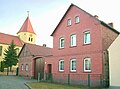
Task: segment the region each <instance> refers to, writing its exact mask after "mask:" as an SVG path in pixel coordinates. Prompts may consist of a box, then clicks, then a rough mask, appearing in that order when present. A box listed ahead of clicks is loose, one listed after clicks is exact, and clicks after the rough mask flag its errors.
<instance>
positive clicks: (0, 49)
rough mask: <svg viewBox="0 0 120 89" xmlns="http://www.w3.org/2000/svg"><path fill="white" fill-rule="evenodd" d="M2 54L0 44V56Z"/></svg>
mask: <svg viewBox="0 0 120 89" xmlns="http://www.w3.org/2000/svg"><path fill="white" fill-rule="evenodd" d="M1 55H2V46H0V56H1Z"/></svg>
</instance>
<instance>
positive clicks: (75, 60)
mask: <svg viewBox="0 0 120 89" xmlns="http://www.w3.org/2000/svg"><path fill="white" fill-rule="evenodd" d="M72 61H75V62H76V59H71V60H70V71H71V72H76V69H75V70H72ZM76 64H77V62H76ZM76 64H75V68H76Z"/></svg>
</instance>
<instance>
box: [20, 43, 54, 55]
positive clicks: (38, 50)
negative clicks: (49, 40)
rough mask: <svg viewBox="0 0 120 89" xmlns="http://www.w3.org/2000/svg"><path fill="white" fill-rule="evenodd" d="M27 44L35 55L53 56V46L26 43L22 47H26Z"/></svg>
mask: <svg viewBox="0 0 120 89" xmlns="http://www.w3.org/2000/svg"><path fill="white" fill-rule="evenodd" d="M25 46H26V47H27V48H28V49H29V51H30V53H31V54H32V55H33V56H51V55H52V48H48V47H43V46H39V45H36V44H29V43H26V44H24V46H23V48H22V49H24V47H25ZM21 51H22V50H21ZM20 53H21V52H20ZM19 55H20V54H19Z"/></svg>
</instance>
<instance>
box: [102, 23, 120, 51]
mask: <svg viewBox="0 0 120 89" xmlns="http://www.w3.org/2000/svg"><path fill="white" fill-rule="evenodd" d="M101 29H102V41H103V42H102V43H103V50H107V49H108V48H109V46H110V45H111V44H112V42H113V41H114V40H115V39H116V38H117V36H118V34H116V33H115V32H114V31H112V30H110V29H108V28H107V27H105V26H103V25H101Z"/></svg>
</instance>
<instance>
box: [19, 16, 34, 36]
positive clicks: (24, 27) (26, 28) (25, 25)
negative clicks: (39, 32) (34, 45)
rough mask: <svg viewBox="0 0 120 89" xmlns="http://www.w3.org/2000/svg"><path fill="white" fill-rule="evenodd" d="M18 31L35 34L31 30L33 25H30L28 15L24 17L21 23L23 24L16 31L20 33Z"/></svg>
mask: <svg viewBox="0 0 120 89" xmlns="http://www.w3.org/2000/svg"><path fill="white" fill-rule="evenodd" d="M20 32H30V33H33V34H36V33H35V32H34V30H33V27H32V24H31V22H30V19H29V16H28V17H27V18H26V20H25V22H24V23H23V25H22V27H21V29H20V30H19V32H18V33H20ZM18 33H17V34H18Z"/></svg>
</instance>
